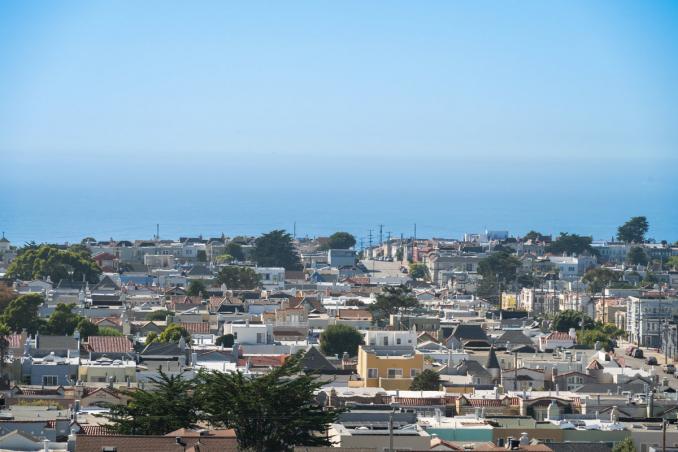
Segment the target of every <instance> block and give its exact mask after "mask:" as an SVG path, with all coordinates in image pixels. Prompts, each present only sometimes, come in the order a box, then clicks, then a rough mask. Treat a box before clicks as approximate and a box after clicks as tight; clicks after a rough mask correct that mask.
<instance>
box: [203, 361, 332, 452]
mask: <svg viewBox="0 0 678 452" xmlns="http://www.w3.org/2000/svg"><path fill="white" fill-rule="evenodd" d="M303 356H304V355H303V352H302V353H297V354H295V355H292V356H290V357H289V358H287V360H286V361H285V363H284V364H283V365H282V366H281V367H278V368H276V369H273V370H272V371H270V372H269V373H267V374H265V375H262V376H257V377H250V376H246V375H244V374H243V373H241V372H239V371H237V372H234V373H230V372H229V373H222V372H218V371H211V372H208V371H201V372H200V375H199V378H198V379H199V382H200V383H199V384H197V385H196V394H197V397H198V398H199V400H200V405H201V406H202V409H203V411H204V412H205V413H206V414H207V419H208V420H209V421H210V422H211V423H212V424H214V425H220V426H224V427H227V428H232V429H235V433H236V437H237V439H238V446H239V447H240V449H242V450H252V451H269V450H276V451H289V450H292V449H293V447H294V446H330V442H329V439H328V438H327V436H325V435H324V434H323V433H324V432H325V431H326V430H327V429H328V428H329V426H330V423H332V422H334V420H335V419H336V416H337V413H336V412H335V411H333V410H324V409H323V407H322V406H320V405H318V404H317V403H316V401H315V391H316V390H317V389H319V388H320V387H321V386H322V385H323V383H322V382H320V381H318V380H316V378H315V376H314V375H312V374H310V375H309V374H306V373H304V372H303V366H302V363H303Z"/></svg>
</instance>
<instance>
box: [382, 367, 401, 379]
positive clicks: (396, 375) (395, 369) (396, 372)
mask: <svg viewBox="0 0 678 452" xmlns="http://www.w3.org/2000/svg"><path fill="white" fill-rule="evenodd" d="M391 374H393V376H391ZM386 375H387V376H388V378H403V369H402V367H389V368H388V371H387V373H386Z"/></svg>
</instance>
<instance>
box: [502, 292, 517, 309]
mask: <svg viewBox="0 0 678 452" xmlns="http://www.w3.org/2000/svg"><path fill="white" fill-rule="evenodd" d="M517 307H518V302H517V297H516V294H514V293H508V292H502V293H501V308H502V309H505V310H507V311H515V310H516V309H517Z"/></svg>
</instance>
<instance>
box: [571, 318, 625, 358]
mask: <svg viewBox="0 0 678 452" xmlns="http://www.w3.org/2000/svg"><path fill="white" fill-rule="evenodd" d="M623 335H624V330H620V329H619V328H617V327H616V326H615V325H614V324H612V323H605V324H596V325H595V326H594V327H593V328H591V329H588V330H579V331H577V343H578V344H580V345H586V346H588V347H594V346H595V345H596V342H598V343H599V344H600V346H601V347H602V348H603V349H604V350H605V351H608V352H609V351H612V350H613V348H614V342H615V339H617V338H619V337H620V336H623Z"/></svg>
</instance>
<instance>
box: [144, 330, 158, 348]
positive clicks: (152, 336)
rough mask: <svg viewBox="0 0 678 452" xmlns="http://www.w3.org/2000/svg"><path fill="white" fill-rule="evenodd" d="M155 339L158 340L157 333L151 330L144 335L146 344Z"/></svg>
mask: <svg viewBox="0 0 678 452" xmlns="http://www.w3.org/2000/svg"><path fill="white" fill-rule="evenodd" d="M157 340H158V333H156V332H155V331H151V332H150V333H148V334H147V335H146V342H145V344H146V345H148V344H151V343H153V342H155V341H157Z"/></svg>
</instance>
